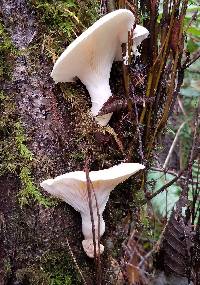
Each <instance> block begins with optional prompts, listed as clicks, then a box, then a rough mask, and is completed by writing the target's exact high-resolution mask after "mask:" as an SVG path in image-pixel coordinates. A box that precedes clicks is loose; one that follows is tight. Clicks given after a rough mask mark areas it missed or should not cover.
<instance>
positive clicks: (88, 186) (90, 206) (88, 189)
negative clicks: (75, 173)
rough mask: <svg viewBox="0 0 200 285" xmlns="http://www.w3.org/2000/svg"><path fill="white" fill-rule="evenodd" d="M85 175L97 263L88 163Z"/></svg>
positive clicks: (95, 253) (95, 254)
mask: <svg viewBox="0 0 200 285" xmlns="http://www.w3.org/2000/svg"><path fill="white" fill-rule="evenodd" d="M85 173H86V180H87V191H88V200H89V201H88V204H89V209H90V217H91V223H92V235H93V244H94V260H95V262H97V250H96V239H95V225H94V216H93V211H92V197H91V188H90V181H89V169H88V165H87V162H86V167H85Z"/></svg>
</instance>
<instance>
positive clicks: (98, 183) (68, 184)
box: [41, 163, 144, 258]
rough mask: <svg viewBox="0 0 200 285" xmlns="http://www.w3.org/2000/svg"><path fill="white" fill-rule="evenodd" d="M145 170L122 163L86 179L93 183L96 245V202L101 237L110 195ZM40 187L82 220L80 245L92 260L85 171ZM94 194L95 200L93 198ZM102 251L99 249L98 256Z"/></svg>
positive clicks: (141, 167) (59, 178)
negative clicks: (82, 238) (79, 215)
mask: <svg viewBox="0 0 200 285" xmlns="http://www.w3.org/2000/svg"><path fill="white" fill-rule="evenodd" d="M143 168H144V166H143V165H141V164H139V163H121V164H119V165H116V166H113V167H111V168H108V169H104V170H99V171H91V172H90V173H89V178H90V181H91V183H92V187H91V188H92V189H93V190H94V191H92V192H91V200H92V203H91V204H92V205H91V206H92V212H93V218H94V226H95V239H96V244H97V241H98V214H97V207H96V200H95V196H96V199H97V204H98V210H99V216H100V229H99V230H100V236H102V235H103V233H104V231H105V222H104V220H103V216H102V214H103V211H104V209H105V206H106V203H107V201H108V198H109V195H110V192H111V191H112V190H113V189H114V188H115V187H116V186H117V185H118V184H119V183H121V182H123V181H124V180H126V179H128V178H129V177H130V176H131V175H133V174H134V173H136V172H137V171H139V170H141V169H143ZM41 186H42V187H43V188H44V189H45V190H46V191H47V192H49V193H50V194H52V195H54V196H56V197H58V198H60V199H62V200H64V201H65V202H66V203H68V204H69V205H71V206H72V207H73V208H74V209H75V210H76V211H78V212H80V214H81V218H82V232H83V235H84V238H85V239H84V240H83V242H82V245H83V248H84V250H85V252H86V254H87V255H88V256H89V257H91V258H93V257H94V246H93V233H92V222H91V215H90V208H89V202H88V201H89V198H88V189H87V179H86V173H85V172H84V171H75V172H69V173H65V174H63V175H61V176H58V177H56V178H55V179H48V180H46V181H44V182H42V183H41ZM94 193H95V196H94ZM103 250H104V247H103V245H100V254H101V253H102V252H103Z"/></svg>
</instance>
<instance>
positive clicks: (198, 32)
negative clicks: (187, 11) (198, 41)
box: [187, 27, 200, 37]
mask: <svg viewBox="0 0 200 285" xmlns="http://www.w3.org/2000/svg"><path fill="white" fill-rule="evenodd" d="M187 33H190V34H192V35H193V36H197V37H200V30H199V29H198V28H197V27H189V28H188V29H187Z"/></svg>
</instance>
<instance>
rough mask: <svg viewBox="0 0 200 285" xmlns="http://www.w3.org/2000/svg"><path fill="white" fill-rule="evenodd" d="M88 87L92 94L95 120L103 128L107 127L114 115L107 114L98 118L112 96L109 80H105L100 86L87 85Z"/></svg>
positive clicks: (92, 110)
mask: <svg viewBox="0 0 200 285" xmlns="http://www.w3.org/2000/svg"><path fill="white" fill-rule="evenodd" d="M86 87H87V89H88V91H89V93H90V96H91V101H92V108H91V112H92V115H93V116H96V117H95V120H96V121H97V122H98V123H100V125H102V126H106V125H107V123H108V122H109V120H110V118H111V116H112V113H108V114H105V115H103V116H97V115H98V113H99V111H100V110H101V108H102V107H103V105H104V103H105V102H106V101H107V100H108V99H109V98H110V97H111V96H112V93H111V90H110V85H109V81H108V80H103V81H102V82H100V84H97V83H96V82H95V84H86Z"/></svg>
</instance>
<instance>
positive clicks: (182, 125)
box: [163, 122, 185, 169]
mask: <svg viewBox="0 0 200 285" xmlns="http://www.w3.org/2000/svg"><path fill="white" fill-rule="evenodd" d="M184 125H185V122H183V123H182V124H181V125H180V127H179V128H178V131H177V133H176V135H175V138H174V140H173V142H172V145H171V147H170V149H169V152H168V154H167V157H166V159H165V162H164V164H163V169H166V167H167V165H168V163H169V160H170V157H171V155H172V152H173V150H174V148H175V146H176V143H177V140H178V137H179V134H180V132H181V130H182V128H183V127H184Z"/></svg>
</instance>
